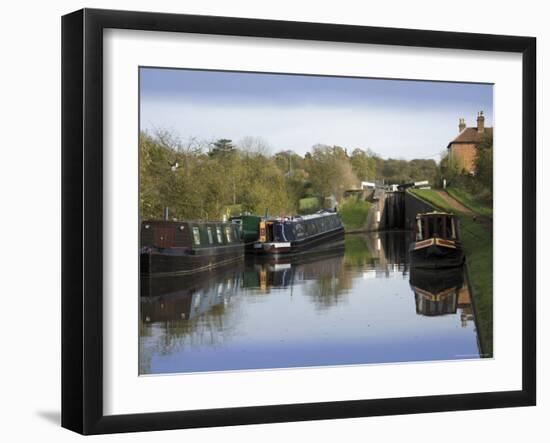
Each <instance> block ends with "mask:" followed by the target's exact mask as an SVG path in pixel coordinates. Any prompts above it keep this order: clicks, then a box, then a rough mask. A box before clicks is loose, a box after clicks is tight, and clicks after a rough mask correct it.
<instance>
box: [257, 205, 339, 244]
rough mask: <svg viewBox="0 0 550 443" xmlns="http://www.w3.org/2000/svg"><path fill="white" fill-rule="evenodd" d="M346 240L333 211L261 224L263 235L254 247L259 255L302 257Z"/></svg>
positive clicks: (278, 219)
mask: <svg viewBox="0 0 550 443" xmlns="http://www.w3.org/2000/svg"><path fill="white" fill-rule="evenodd" d="M343 241H344V226H343V224H342V220H341V219H340V216H339V215H338V214H337V213H335V212H331V211H321V212H318V213H316V214H311V215H303V216H297V217H284V218H277V219H271V220H262V221H260V235H259V239H258V241H257V242H255V243H254V245H253V250H254V252H256V253H258V254H275V255H279V254H300V253H303V252H306V251H311V250H315V251H321V250H323V249H331V248H333V247H335V246H336V245H337V244H338V243H341V242H343Z"/></svg>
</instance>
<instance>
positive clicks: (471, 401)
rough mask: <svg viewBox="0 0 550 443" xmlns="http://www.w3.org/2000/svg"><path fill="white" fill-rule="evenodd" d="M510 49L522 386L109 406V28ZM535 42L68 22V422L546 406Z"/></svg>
mask: <svg viewBox="0 0 550 443" xmlns="http://www.w3.org/2000/svg"><path fill="white" fill-rule="evenodd" d="M108 28H118V29H131V30H147V31H170V32H185V33H190V32H191V33H199V34H217V35H226V36H250V37H268V38H279V39H301V40H316V41H326V42H350V43H369V44H377V45H399V46H411V47H412V46H415V47H425V48H454V49H469V50H482V51H503V52H511V53H519V54H522V64H523V80H522V81H523V85H522V88H523V98H522V100H523V105H522V106H523V109H522V112H523V114H522V116H523V117H522V129H523V140H522V158H523V177H522V187H523V188H522V193H523V207H522V221H523V232H522V241H523V262H522V263H523V265H522V279H523V280H522V314H521V315H522V325H523V326H522V334H523V335H522V346H523V347H522V389H521V390H517V391H506V392H478V393H473V394H458V395H436V396H422V397H404V398H392V399H371V400H357V401H332V402H322V403H307V404H288V405H265V406H261V407H237V408H223V409H209V410H191V411H177V412H161V413H142V414H132V415H114V416H113V415H110V416H106V415H104V413H103V408H102V404H103V375H102V372H103V338H102V324H103V319H102V315H103V314H102V313H103V300H102V283H103V279H102V277H103V276H102V266H103V255H102V254H103V246H102V245H103V227H102V221H103V210H102V206H103V199H102V195H103V148H102V137H103V111H102V109H103V108H102V106H103V97H102V94H103V89H102V82H103V79H102V76H103V38H102V37H103V30H105V29H108ZM535 67H536V39H535V38H532V37H516V36H504V35H485V34H471V33H456V32H440V31H423V30H412V29H391V28H378V27H364V26H349V25H339V24H320V23H301V22H288V21H274V20H258V19H244V18H230V17H211V16H197V15H177V14H163V13H150V12H128V11H110V10H97V9H83V10H79V11H76V12H73V13H71V14H68V15H65V16H64V17H63V18H62V200H63V203H62V426H63V427H65V428H68V429H71V430H73V431H76V432H79V433H82V434H103V433H115V432H132V431H150V430H161V429H177V428H194V427H211V426H228V425H239V424H254V423H273V422H284V421H300V420H319V419H331V418H347V417H362V416H380V415H392V414H412V413H425V412H436V411H457V410H467V409H485V408H502V407H515V406H530V405H535V402H536V336H535V335H536V334H535V332H536V315H535V313H536V278H535V277H536V275H535V273H536V244H537V242H536V141H535V140H536V89H535V85H536V69H535Z"/></svg>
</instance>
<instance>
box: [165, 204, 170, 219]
mask: <svg viewBox="0 0 550 443" xmlns="http://www.w3.org/2000/svg"><path fill="white" fill-rule="evenodd" d="M168 219H169V211H168V206H165V207H164V220H165V221H168Z"/></svg>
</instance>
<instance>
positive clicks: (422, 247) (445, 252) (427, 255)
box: [409, 238, 464, 269]
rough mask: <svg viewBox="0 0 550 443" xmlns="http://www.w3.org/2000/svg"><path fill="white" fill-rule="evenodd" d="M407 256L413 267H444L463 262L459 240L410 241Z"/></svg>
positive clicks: (458, 264) (462, 252)
mask: <svg viewBox="0 0 550 443" xmlns="http://www.w3.org/2000/svg"><path fill="white" fill-rule="evenodd" d="M409 257H410V264H411V267H413V268H424V269H444V268H454V267H458V266H462V265H463V263H464V251H463V250H462V245H461V244H460V242H458V241H450V240H444V239H439V238H431V239H427V240H422V241H418V242H414V243H412V244H411V246H410V248H409Z"/></svg>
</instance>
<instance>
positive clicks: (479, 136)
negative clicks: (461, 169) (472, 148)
mask: <svg viewBox="0 0 550 443" xmlns="http://www.w3.org/2000/svg"><path fill="white" fill-rule="evenodd" d="M485 136H488V137H492V136H493V128H485V131H483V132H481V133H479V132H477V128H466V129H464V130H463V131H462V132H461V133H460V134H458V135H457V136H456V138H455V139H454V140H452V141H451V142H449V144H448V145H447V149H449V148H450V147H451V145H452V144H453V143H480V142H481V141H482V140H483V138H484V137H485Z"/></svg>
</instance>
